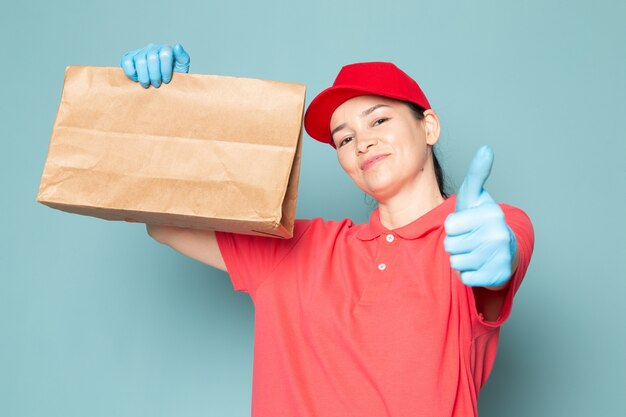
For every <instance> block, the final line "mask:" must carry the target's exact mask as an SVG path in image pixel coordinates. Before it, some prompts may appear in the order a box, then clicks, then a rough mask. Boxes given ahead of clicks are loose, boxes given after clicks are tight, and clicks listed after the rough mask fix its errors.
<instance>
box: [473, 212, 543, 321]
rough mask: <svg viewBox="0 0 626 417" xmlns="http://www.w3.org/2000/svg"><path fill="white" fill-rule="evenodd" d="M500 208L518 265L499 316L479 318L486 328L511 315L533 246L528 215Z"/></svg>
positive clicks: (531, 226)
mask: <svg viewBox="0 0 626 417" xmlns="http://www.w3.org/2000/svg"><path fill="white" fill-rule="evenodd" d="M500 207H501V208H502V211H503V212H504V218H505V221H506V224H507V225H508V226H509V227H510V228H511V230H512V231H513V234H514V235H515V240H516V242H517V256H518V263H517V269H516V270H515V272H514V273H513V276H512V277H511V283H510V285H509V286H508V287H507V288H508V290H507V293H506V295H505V299H504V304H503V306H502V309H501V310H500V315H499V316H498V318H497V320H496V321H486V320H485V319H484V318H483V317H482V316H479V322H480V323H482V324H484V325H485V326H488V327H499V326H501V325H502V324H503V323H504V322H505V321H506V320H507V319H508V318H509V316H510V315H511V310H512V308H513V298H514V296H515V294H516V293H517V290H518V289H519V287H520V286H521V285H522V280H523V279H524V275H526V270H527V269H528V265H529V264H530V258H531V256H532V253H533V248H534V245H535V233H534V229H533V225H532V223H531V221H530V218H529V217H528V215H527V214H526V213H524V211H522V210H520V209H519V208H517V207H513V206H510V205H508V204H500ZM470 292H471V291H470Z"/></svg>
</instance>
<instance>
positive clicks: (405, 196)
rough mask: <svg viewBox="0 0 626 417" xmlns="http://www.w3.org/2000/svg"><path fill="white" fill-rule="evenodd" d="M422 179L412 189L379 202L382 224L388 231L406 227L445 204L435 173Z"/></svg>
mask: <svg viewBox="0 0 626 417" xmlns="http://www.w3.org/2000/svg"><path fill="white" fill-rule="evenodd" d="M420 179H421V181H417V182H416V183H415V184H413V186H412V187H410V188H408V189H405V190H403V191H402V192H399V193H397V194H395V195H393V196H392V197H390V198H388V199H385V200H379V201H378V215H379V216H380V222H381V224H382V225H383V226H385V227H386V228H387V229H390V230H393V229H397V228H399V227H402V226H406V225H407V224H409V223H411V222H414V221H415V220H417V219H419V218H420V217H421V216H423V215H424V214H426V213H428V212H429V211H431V210H432V209H434V208H435V207H437V206H438V205H440V204H441V203H443V202H444V198H443V196H442V195H441V193H440V192H439V186H438V185H437V179H436V178H435V176H434V173H433V174H432V175H427V176H425V177H424V176H422V178H420Z"/></svg>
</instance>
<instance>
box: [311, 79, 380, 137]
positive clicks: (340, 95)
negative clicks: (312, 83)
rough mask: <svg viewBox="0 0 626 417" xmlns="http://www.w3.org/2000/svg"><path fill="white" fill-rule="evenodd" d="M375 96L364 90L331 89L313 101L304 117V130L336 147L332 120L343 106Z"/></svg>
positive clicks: (348, 88)
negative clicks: (370, 95) (350, 100)
mask: <svg viewBox="0 0 626 417" xmlns="http://www.w3.org/2000/svg"><path fill="white" fill-rule="evenodd" d="M369 94H375V93H372V92H370V91H365V90H363V89H357V88H350V87H329V88H327V89H326V90H324V91H322V92H321V93H319V94H318V95H317V97H315V98H314V99H313V101H312V102H311V104H309V108H308V109H307V111H306V113H305V115H304V128H305V129H306V131H307V133H308V134H309V136H311V137H312V138H313V139H315V140H318V141H320V142H324V143H328V144H330V145H331V146H332V147H335V144H334V143H333V139H332V137H331V136H330V118H331V117H332V115H333V113H334V112H335V110H336V109H337V107H339V106H340V105H341V104H343V103H344V102H346V101H347V100H349V99H351V98H353V97H357V96H363V95H369Z"/></svg>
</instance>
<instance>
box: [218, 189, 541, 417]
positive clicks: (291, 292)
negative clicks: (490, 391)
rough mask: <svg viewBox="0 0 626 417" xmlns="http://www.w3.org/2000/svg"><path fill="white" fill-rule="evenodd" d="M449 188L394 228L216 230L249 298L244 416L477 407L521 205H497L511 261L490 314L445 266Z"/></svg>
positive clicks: (526, 243)
mask: <svg viewBox="0 0 626 417" xmlns="http://www.w3.org/2000/svg"><path fill="white" fill-rule="evenodd" d="M454 207H455V197H454V196H452V197H450V198H448V199H447V200H446V201H445V202H444V203H442V204H441V205H439V206H438V207H436V208H434V209H433V210H431V211H430V212H428V213H426V214H425V215H423V216H422V217H420V218H419V219H417V220H416V221H414V222H413V223H410V224H408V225H406V226H404V227H401V228H399V229H395V230H388V229H386V228H385V227H384V226H382V225H381V223H380V220H379V216H378V211H377V210H376V211H374V212H373V213H372V215H371V218H370V221H369V223H365V224H357V225H355V224H354V223H352V221H350V220H343V221H339V222H337V221H324V220H322V219H312V220H298V221H296V225H295V232H294V237H293V238H292V239H289V240H280V239H275V238H265V237H254V236H247V235H237V234H230V233H221V232H219V233H217V239H218V244H219V247H220V250H221V253H222V256H223V257H224V261H225V262H226V267H227V269H228V272H229V274H230V277H231V279H232V283H233V286H234V288H235V290H237V291H245V292H248V293H249V295H250V297H251V298H252V301H253V302H254V306H255V336H254V337H255V338H254V371H253V383H252V416H253V417H268V416H315V417H348V416H358V417H364V416H367V417H377V416H398V417H406V416H411V417H419V416H424V417H438V416H442V417H443V416H445V417H450V416H458V417H461V416H476V415H477V399H478V392H479V390H480V388H481V387H482V386H483V384H484V383H485V381H486V380H487V377H488V376H489V373H490V371H491V368H492V366H493V363H494V360H495V357H496V350H497V345H498V335H499V326H500V325H501V324H502V323H503V322H504V321H505V320H506V319H507V318H508V317H509V314H510V312H511V307H512V302H513V296H514V294H515V292H516V291H517V289H518V288H519V286H520V284H521V282H522V278H523V276H524V273H525V272H526V269H527V267H528V263H529V261H530V257H531V254H532V249H533V243H534V236H533V228H532V224H531V223H530V220H529V218H528V217H527V216H526V214H525V213H524V212H522V211H521V210H519V209H517V208H515V207H512V206H508V205H504V204H502V205H501V207H502V209H503V211H504V213H505V217H506V221H507V224H508V225H509V227H511V229H512V230H513V232H514V233H515V236H516V239H517V243H518V251H519V265H518V267H517V270H516V272H515V274H514V276H513V277H512V281H511V285H510V287H509V289H508V294H507V296H506V301H505V303H504V307H503V308H502V311H501V314H500V317H499V318H498V320H497V321H495V322H488V321H485V319H484V318H483V317H482V315H481V314H479V313H478V312H477V309H476V304H475V300H474V295H473V291H472V288H471V287H467V286H465V285H464V284H463V283H462V282H461V281H460V279H459V278H458V277H457V275H456V273H455V272H454V271H453V270H452V269H451V268H450V261H449V255H448V254H447V253H446V252H445V250H444V247H443V239H444V238H445V230H444V227H443V222H444V220H445V219H446V217H447V215H448V214H449V213H451V212H453V211H454Z"/></svg>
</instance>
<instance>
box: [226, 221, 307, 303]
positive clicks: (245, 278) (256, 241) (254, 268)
mask: <svg viewBox="0 0 626 417" xmlns="http://www.w3.org/2000/svg"><path fill="white" fill-rule="evenodd" d="M309 225H310V220H296V221H295V223H294V233H293V237H292V238H291V239H279V238H274V237H264V236H252V235H244V234H237V233H227V232H219V231H217V232H215V236H216V238H217V243H218V246H219V248H220V253H221V255H222V258H223V259H224V263H225V264H226V269H227V271H228V274H229V275H230V279H231V281H232V283H233V288H234V289H235V291H241V292H247V293H249V294H250V295H253V294H254V292H255V291H256V289H257V288H258V287H259V285H261V283H262V282H263V281H264V280H265V278H267V276H269V275H270V274H271V272H272V271H273V270H274V269H275V268H276V267H277V266H278V265H279V264H280V262H281V261H282V260H283V259H284V258H285V257H286V256H287V255H288V254H289V252H290V251H291V250H292V249H293V247H294V246H295V245H296V244H297V242H298V240H300V238H301V237H302V236H303V235H304V233H305V232H306V230H307V229H308V227H309Z"/></svg>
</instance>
